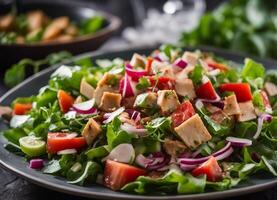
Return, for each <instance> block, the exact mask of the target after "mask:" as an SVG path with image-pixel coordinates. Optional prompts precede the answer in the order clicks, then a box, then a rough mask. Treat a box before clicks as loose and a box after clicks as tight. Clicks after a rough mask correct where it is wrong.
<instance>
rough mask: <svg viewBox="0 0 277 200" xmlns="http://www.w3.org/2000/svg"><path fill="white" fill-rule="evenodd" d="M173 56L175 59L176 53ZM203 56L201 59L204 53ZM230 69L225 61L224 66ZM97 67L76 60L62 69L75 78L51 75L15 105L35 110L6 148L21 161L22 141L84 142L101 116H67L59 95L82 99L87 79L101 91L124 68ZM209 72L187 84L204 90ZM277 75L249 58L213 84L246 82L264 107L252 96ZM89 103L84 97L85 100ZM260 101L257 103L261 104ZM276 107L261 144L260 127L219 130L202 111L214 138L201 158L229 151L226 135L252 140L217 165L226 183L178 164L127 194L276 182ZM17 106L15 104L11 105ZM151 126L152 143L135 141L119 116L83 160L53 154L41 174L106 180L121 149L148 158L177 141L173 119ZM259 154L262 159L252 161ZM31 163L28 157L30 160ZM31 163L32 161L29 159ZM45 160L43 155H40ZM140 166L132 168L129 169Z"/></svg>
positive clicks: (117, 63)
mask: <svg viewBox="0 0 277 200" xmlns="http://www.w3.org/2000/svg"><path fill="white" fill-rule="evenodd" d="M161 51H162V52H164V53H167V56H168V57H169V58H170V57H171V55H172V51H177V53H178V55H180V53H181V52H179V51H180V50H178V49H177V50H176V49H175V48H170V47H169V46H167V48H165V46H164V47H163V48H162V49H161ZM175 53H176V52H175ZM203 55H204V54H203ZM224 62H225V63H228V62H227V61H224ZM97 63H98V65H99V64H100V65H101V66H100V67H99V66H97V67H95V65H94V64H92V62H91V61H90V60H89V59H82V60H79V61H76V64H78V65H79V66H75V67H66V66H63V67H64V68H63V69H64V70H66V71H68V70H69V72H70V74H71V75H70V76H65V75H61V74H59V73H57V72H56V73H54V75H52V76H51V79H50V81H49V85H48V86H46V87H44V88H42V89H41V90H40V92H39V94H38V95H36V96H32V97H27V98H26V97H25V98H18V99H16V100H15V101H14V103H28V102H32V103H33V106H34V107H33V109H32V110H31V111H30V112H29V113H28V115H29V118H28V119H27V121H25V122H24V123H22V124H20V125H19V126H18V127H14V128H11V129H9V130H6V131H4V132H3V134H4V136H5V137H6V138H7V140H8V141H9V144H8V145H7V146H6V149H7V150H9V151H12V152H14V153H16V154H18V155H24V153H23V152H22V151H21V148H20V147H19V145H20V144H19V139H20V138H22V137H24V136H27V135H34V136H36V137H37V138H40V139H42V140H44V141H46V138H47V134H48V132H67V133H72V132H76V133H78V134H79V135H80V133H81V132H82V130H83V129H84V127H85V125H86V123H87V122H88V119H89V118H97V117H99V116H98V114H93V115H77V116H74V117H70V116H69V115H66V114H64V113H62V112H61V111H60V106H59V103H58V99H57V92H58V90H61V89H62V90H65V91H67V92H69V93H70V94H71V95H72V96H74V97H77V96H79V95H81V94H80V91H79V88H80V84H81V80H82V79H85V80H86V81H87V82H88V83H89V84H90V85H91V86H93V87H96V86H97V83H98V82H99V81H100V80H101V78H102V76H103V74H104V73H105V72H108V71H109V72H113V73H115V74H122V73H124V72H125V71H124V62H123V61H122V60H120V59H115V60H113V61H107V60H105V61H103V60H102V61H98V62H97ZM204 75H205V71H204V70H203V68H202V67H201V66H200V65H199V66H198V65H197V66H196V67H195V68H194V70H193V71H192V72H191V73H190V76H189V77H190V78H191V79H192V81H193V82H194V84H195V85H199V84H201V80H202V78H203V76H204ZM276 77H277V76H276V72H275V71H271V72H268V73H265V70H264V68H263V66H262V65H261V64H259V63H256V62H255V61H253V60H250V59H246V60H245V65H244V67H243V68H242V69H241V70H240V69H238V68H234V69H230V70H229V71H227V72H222V73H219V74H218V75H216V77H215V80H213V79H211V80H212V83H213V85H214V87H216V88H217V87H218V86H219V85H220V84H222V83H229V82H232V81H238V80H242V81H244V82H249V83H250V84H251V90H252V93H253V94H254V100H253V101H254V104H256V103H255V102H256V101H257V102H258V103H257V105H259V108H261V107H263V104H259V101H260V100H259V97H258V98H255V92H257V91H260V89H263V85H264V82H265V81H270V82H272V83H276V82H277V79H276ZM148 87H150V85H149V83H148V82H147V81H146V80H145V78H140V79H139V81H138V84H137V87H136V88H137V89H138V90H142V91H143V90H145V89H146V88H148ZM82 97H83V98H84V99H85V97H84V96H82ZM256 99H258V100H256ZM270 100H271V105H272V108H273V113H272V115H273V119H272V121H271V122H264V124H263V126H262V131H261V135H260V137H259V138H258V139H256V140H255V139H253V134H254V133H255V132H256V130H257V121H256V120H251V121H247V122H236V123H234V119H227V120H224V121H223V122H222V123H218V122H216V121H214V120H213V118H212V116H211V113H210V112H209V111H208V110H207V109H206V108H205V107H203V108H197V109H196V112H197V113H198V114H199V115H200V117H201V118H202V120H203V122H204V124H205V125H206V127H207V128H208V130H209V132H210V133H211V135H212V139H211V140H210V141H209V142H208V143H204V144H202V145H201V146H200V147H199V150H201V151H200V155H201V156H207V155H210V154H211V153H212V152H215V151H217V150H218V149H221V148H222V147H223V146H224V145H225V139H226V137H227V136H234V137H240V138H245V139H251V140H253V145H252V146H248V147H244V148H237V149H236V150H235V152H234V153H233V154H232V156H231V157H230V158H229V159H227V160H225V161H223V162H220V166H221V167H222V169H223V171H224V176H223V179H222V180H220V181H217V182H211V181H208V180H207V177H206V175H201V176H198V177H194V176H192V175H191V174H190V173H189V172H183V171H182V170H180V168H179V167H178V166H177V165H175V164H174V165H171V166H170V168H169V170H168V171H167V172H166V173H163V175H162V176H159V177H156V178H155V177H152V176H140V177H138V178H137V179H136V180H135V181H134V182H131V183H128V184H127V185H125V186H124V187H123V188H122V190H123V191H125V192H130V193H137V194H150V193H151V194H162V195H165V194H176V193H177V194H191V193H202V192H205V191H209V190H226V189H229V188H231V187H234V186H236V185H237V184H238V183H240V182H241V181H245V180H247V179H248V178H249V177H250V176H252V175H253V174H254V173H257V172H260V171H263V172H267V173H270V174H272V175H274V176H276V175H277V172H276V170H277V144H276V141H277V135H276V133H277V118H276V109H277V106H276V96H273V97H271V99H270ZM14 103H13V104H14ZM141 112H142V115H143V116H145V117H149V116H148V114H149V113H148V111H145V110H141ZM150 117H152V118H151V120H148V121H147V122H145V123H144V122H143V120H142V121H141V122H142V123H143V124H144V128H145V129H146V130H147V137H140V136H138V135H135V134H131V133H129V132H127V131H125V130H123V129H122V125H123V122H122V121H121V120H120V119H119V117H115V118H114V119H113V121H111V122H110V123H108V124H102V125H101V128H102V134H101V135H100V136H99V137H98V138H97V140H96V141H95V143H94V144H92V145H91V146H88V147H87V148H86V149H84V150H83V151H81V152H79V153H78V154H69V155H62V156H59V155H48V156H49V157H48V158H49V159H50V161H49V162H48V164H47V165H46V166H45V167H44V168H43V169H42V171H43V172H44V173H47V174H53V175H57V176H63V177H65V178H66V179H67V180H68V182H69V183H72V184H78V185H83V184H85V183H87V182H99V177H101V174H103V170H104V163H103V162H102V161H103V159H105V158H106V156H108V155H109V154H110V152H111V151H112V150H113V149H114V148H115V147H117V146H118V145H119V144H132V146H133V147H134V149H135V154H136V155H139V154H144V155H149V154H151V153H155V152H161V151H164V149H163V148H164V147H163V144H164V142H165V139H166V138H171V139H172V138H173V139H177V137H176V133H175V132H174V130H173V129H172V119H171V117H170V116H162V115H161V114H160V113H159V112H158V110H157V111H155V114H154V115H153V116H152V115H151V116H150ZM253 155H256V157H258V159H256V158H254V157H253ZM25 156H26V155H25ZM26 157H27V159H30V157H28V156H26ZM42 157H44V155H43V156H42ZM132 164H133V165H136V164H135V163H132Z"/></svg>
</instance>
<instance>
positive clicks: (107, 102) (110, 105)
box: [99, 92, 121, 112]
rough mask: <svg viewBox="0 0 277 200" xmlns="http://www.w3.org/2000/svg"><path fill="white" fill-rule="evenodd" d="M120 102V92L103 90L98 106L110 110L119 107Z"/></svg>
mask: <svg viewBox="0 0 277 200" xmlns="http://www.w3.org/2000/svg"><path fill="white" fill-rule="evenodd" d="M120 103H121V94H117V93H112V92H104V93H103V95H102V98H101V103H100V106H99V108H100V109H102V110H104V111H106V112H111V111H114V110H116V109H117V108H119V107H120Z"/></svg>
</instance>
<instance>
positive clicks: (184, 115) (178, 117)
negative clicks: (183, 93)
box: [171, 101, 195, 127]
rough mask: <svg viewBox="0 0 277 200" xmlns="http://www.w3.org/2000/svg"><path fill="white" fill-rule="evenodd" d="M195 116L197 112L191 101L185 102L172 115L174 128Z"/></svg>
mask: <svg viewBox="0 0 277 200" xmlns="http://www.w3.org/2000/svg"><path fill="white" fill-rule="evenodd" d="M193 115H195V111H194V108H193V106H192V104H191V103H190V101H185V102H184V103H182V104H181V105H180V107H179V108H178V109H177V110H175V112H174V113H173V114H172V115H171V119H172V125H173V127H177V126H179V125H180V124H182V123H183V122H184V121H186V120H188V119H189V118H191V117H192V116H193Z"/></svg>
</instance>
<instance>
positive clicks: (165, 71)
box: [151, 60, 175, 79]
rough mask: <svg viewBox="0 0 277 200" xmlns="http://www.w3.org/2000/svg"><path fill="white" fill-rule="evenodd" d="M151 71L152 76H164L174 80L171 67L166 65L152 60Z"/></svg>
mask: <svg viewBox="0 0 277 200" xmlns="http://www.w3.org/2000/svg"><path fill="white" fill-rule="evenodd" d="M151 69H152V71H153V73H154V74H158V75H160V76H165V77H169V78H173V79H174V78H175V75H174V71H173V67H172V66H170V65H168V63H165V62H159V61H157V60H154V61H153V62H152V64H151Z"/></svg>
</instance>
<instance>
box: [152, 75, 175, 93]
mask: <svg viewBox="0 0 277 200" xmlns="http://www.w3.org/2000/svg"><path fill="white" fill-rule="evenodd" d="M149 81H150V84H151V86H152V87H155V88H157V89H159V90H172V89H174V86H175V80H174V79H172V78H169V77H166V76H161V77H155V76H151V77H149Z"/></svg>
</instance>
